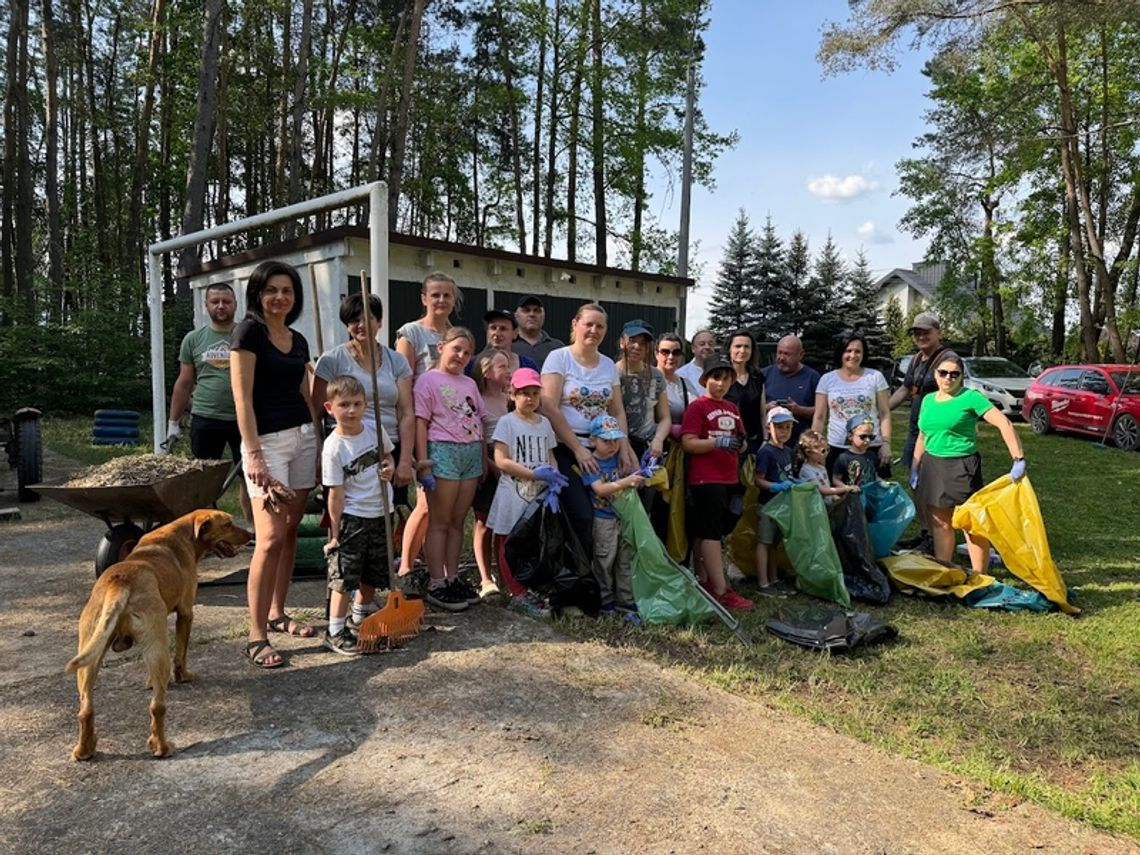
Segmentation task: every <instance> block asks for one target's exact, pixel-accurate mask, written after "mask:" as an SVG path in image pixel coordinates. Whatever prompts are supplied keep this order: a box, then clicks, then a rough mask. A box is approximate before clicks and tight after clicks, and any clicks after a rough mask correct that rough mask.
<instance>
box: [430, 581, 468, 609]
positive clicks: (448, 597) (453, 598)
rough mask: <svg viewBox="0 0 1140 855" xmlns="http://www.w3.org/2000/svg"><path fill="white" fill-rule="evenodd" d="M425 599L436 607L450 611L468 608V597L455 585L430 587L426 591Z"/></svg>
mask: <svg viewBox="0 0 1140 855" xmlns="http://www.w3.org/2000/svg"><path fill="white" fill-rule="evenodd" d="M424 599H425V600H427V601H428V602H429V603H431V604H432V605H433V606H435V607H436V608H438V609H444V610H446V611H449V612H461V611H463V610H464V609H466V608H467V597H466V596H465V595H464V593H463V592H462V591H460V590H459V589H458V588H456V586H455V585H441V586H440V587H438V588H428V589H427V591H426V592H424Z"/></svg>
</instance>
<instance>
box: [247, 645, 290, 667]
mask: <svg viewBox="0 0 1140 855" xmlns="http://www.w3.org/2000/svg"><path fill="white" fill-rule="evenodd" d="M267 648H268V649H267ZM245 658H246V659H248V660H249V661H250V662H252V663H253V664H254V665H256V666H257V667H258V668H280V667H281V666H282V665H284V664H285V660H284V659H282V658H281V654H280V653H278V652H277V651H276V650H274V649H273V646H272V645H271V644H270V643H269V639H267V638H261V639H258V640H257V641H250V642H249V643H247V644H246V646H245ZM275 659H276V661H275Z"/></svg>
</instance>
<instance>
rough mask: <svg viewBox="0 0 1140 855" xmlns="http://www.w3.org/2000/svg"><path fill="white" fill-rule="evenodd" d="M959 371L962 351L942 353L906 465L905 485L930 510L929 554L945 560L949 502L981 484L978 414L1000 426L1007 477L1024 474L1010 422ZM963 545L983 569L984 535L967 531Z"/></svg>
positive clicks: (950, 545) (949, 541) (950, 535)
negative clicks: (934, 387) (931, 544)
mask: <svg viewBox="0 0 1140 855" xmlns="http://www.w3.org/2000/svg"><path fill="white" fill-rule="evenodd" d="M963 373H964V368H963V365H962V357H960V356H958V354H956V353H954V352H952V351H947V352H946V353H943V354H942V355H941V357H940V358H939V360H938V364H937V365H936V366H935V368H934V379H935V382H936V383H937V384H938V391H937V392H935V393H934V394H932V395H931V394H928V395H926V396H925V397H924V398H923V399H922V408H921V409H920V410H919V413H918V442H917V444H916V445H915V448H914V462H913V464H912V465H911V470H910V486H911V487H912V488H913V489H915V490H916V492H915V499H916V500H917V502H918V503H919V504H920V505H921V506H923V507H925V508H926V511H927V513H928V515H929V519H930V522H931V533H932V534H933V537H934V557H935V558H937V559H938V560H939V561H950V559H951V558H952V557H953V555H954V528H953V526H952V525H951V523H950V520H951V518H952V517H953V515H954V508H955V507H956V506H957V505H961V504H963V503H964V502H965V501H966V500H967V499H969V498H970V496H972V495H973V494H974V493H976V492H977V491H978V490H980V489H981V488H982V458H981V455H980V454H978V446H977V433H978V419H985V420H986V421H987V422H989V423H990V424H991V425H993V426H994V427H996V428H997V429H998V430H999V431H1000V432H1001V438H1002V439H1003V440H1005V447H1006V448H1008V449H1009V455H1010V457H1012V458H1013V468H1012V469H1011V470H1010V471H1009V477H1010V478H1012V479H1013V480H1014V481H1017V480H1018V479H1019V478H1021V477H1022V476H1023V475H1024V474H1025V455H1024V453H1023V452H1022V449H1021V440H1019V439H1018V438H1017V432H1016V431H1015V430H1014V429H1013V425H1012V424H1010V421H1009V419H1007V418H1006V417H1005V416H1004V415H1002V414H1001V413H1000V412H998V411H997V410H996V409H994V406H993V404H991V403H990V402H989V401H988V400H986V397H985V396H984V395H983V394H982V393H981V392H979V391H977V390H976V389H966V388H963V386H962V377H963ZM966 546H967V549H969V551H970V565H971V567H972V572H973V573H981V572H983V571H984V570H985V569H986V567H987V566H988V563H989V555H990V543H989V541H988V540H986V539H985V538H982V537H978V536H977V535H970V534H967V535H966Z"/></svg>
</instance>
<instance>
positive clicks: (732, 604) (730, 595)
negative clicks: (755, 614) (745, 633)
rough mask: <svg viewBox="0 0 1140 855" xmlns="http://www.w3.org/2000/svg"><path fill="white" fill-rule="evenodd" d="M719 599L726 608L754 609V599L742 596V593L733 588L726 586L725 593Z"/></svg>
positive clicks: (738, 610)
mask: <svg viewBox="0 0 1140 855" xmlns="http://www.w3.org/2000/svg"><path fill="white" fill-rule="evenodd" d="M718 599H719V600H720V604H721V605H722V606H724V607H725V608H726V609H732V610H733V611H737V612H749V611H752V600H750V599H748V598H747V597H742V596H740V594H738V593H736V591H734V590H732V588H725V591H724V593H723V594H721V595H720V597H719V598H718Z"/></svg>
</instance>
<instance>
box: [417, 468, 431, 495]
mask: <svg viewBox="0 0 1140 855" xmlns="http://www.w3.org/2000/svg"><path fill="white" fill-rule="evenodd" d="M416 480H417V481H419V482H420V486H421V487H423V488H424V489H425V490H427V492H429V493H431V492H434V490H435V476H434V475H432V474H431V473H430V472H424V473H421V474H420V475H417V476H416Z"/></svg>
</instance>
